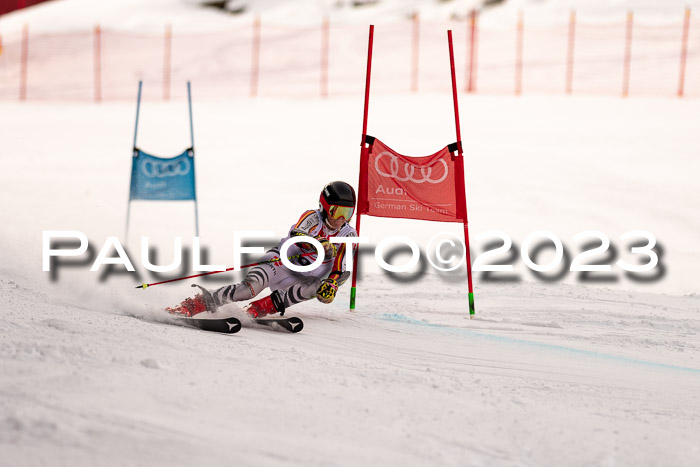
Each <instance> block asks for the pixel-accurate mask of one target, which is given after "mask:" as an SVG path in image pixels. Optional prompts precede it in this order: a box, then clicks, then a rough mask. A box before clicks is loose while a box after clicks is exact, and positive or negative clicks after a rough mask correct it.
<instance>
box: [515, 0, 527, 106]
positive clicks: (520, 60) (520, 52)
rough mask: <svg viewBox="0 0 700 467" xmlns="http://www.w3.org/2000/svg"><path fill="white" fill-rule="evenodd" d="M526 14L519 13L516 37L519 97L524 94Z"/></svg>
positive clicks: (517, 90)
mask: <svg viewBox="0 0 700 467" xmlns="http://www.w3.org/2000/svg"><path fill="white" fill-rule="evenodd" d="M523 17H524V13H523V10H520V11H518V25H517V33H516V36H515V95H516V96H519V95H520V94H522V92H523V35H524V32H525V31H524V29H525V28H524V24H523V23H524V18H523Z"/></svg>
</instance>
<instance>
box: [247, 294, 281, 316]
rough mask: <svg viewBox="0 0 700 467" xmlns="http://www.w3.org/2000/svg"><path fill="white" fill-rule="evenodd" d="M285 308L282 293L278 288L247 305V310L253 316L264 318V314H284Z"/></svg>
mask: <svg viewBox="0 0 700 467" xmlns="http://www.w3.org/2000/svg"><path fill="white" fill-rule="evenodd" d="M285 308H286V307H285V305H284V299H283V298H282V294H280V293H279V291H278V290H275V291H274V292H272V294H271V295H268V296H267V297H265V298H261V299H259V300H255V301H254V302H251V303H250V304H249V305H248V306H247V307H246V309H245V311H246V312H247V313H248V314H249V315H250V316H252V317H253V318H262V317H263V316H267V315H273V314H275V313H279V314H280V315H281V316H284V310H285Z"/></svg>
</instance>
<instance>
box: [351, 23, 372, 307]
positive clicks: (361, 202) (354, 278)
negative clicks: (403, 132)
mask: <svg viewBox="0 0 700 467" xmlns="http://www.w3.org/2000/svg"><path fill="white" fill-rule="evenodd" d="M373 42H374V25H373V24H371V25H370V26H369V41H368V45H367V76H366V79H365V109H364V116H363V118H362V142H361V143H360V146H361V148H362V149H361V150H360V179H359V181H358V184H357V190H358V192H359V193H360V196H359V197H358V200H357V206H356V208H355V211H357V222H356V223H355V230H357V236H358V237H359V236H360V221H361V220H362V212H361V209H362V208H364V203H365V201H366V200H365V196H366V193H365V190H364V189H363V186H364V183H363V182H364V181H365V180H364V178H365V176H366V175H364V171H365V170H366V165H365V163H366V161H367V152H368V149H367V148H366V147H365V144H366V138H367V114H368V111H369V85H370V76H371V75H372V44H373ZM358 253H359V251H358ZM357 257H358V255H355V256H354V258H353V259H352V261H353V262H352V264H353V266H352V288H351V289H350V309H351V310H354V309H355V297H356V296H357Z"/></svg>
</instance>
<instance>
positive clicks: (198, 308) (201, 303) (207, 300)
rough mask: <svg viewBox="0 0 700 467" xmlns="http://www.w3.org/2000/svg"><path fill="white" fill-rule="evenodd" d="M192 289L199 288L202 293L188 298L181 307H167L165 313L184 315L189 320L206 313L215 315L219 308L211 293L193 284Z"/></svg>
mask: <svg viewBox="0 0 700 467" xmlns="http://www.w3.org/2000/svg"><path fill="white" fill-rule="evenodd" d="M192 287H199V288H200V289H201V290H202V293H198V294H197V295H195V296H194V297H192V298H190V297H187V298H186V299H184V300H183V301H182V303H180V304H179V305H177V306H174V307H167V308H166V309H165V311H167V312H168V313H170V314H173V315H183V316H186V317H188V318H191V317H192V316H194V315H197V314H199V313H203V312H205V311H209V312H211V313H214V312H215V311H216V309H217V308H218V307H217V306H216V303H215V301H214V297H212V295H211V293H210V292H209V291H208V290H207V289H205V288H204V287H202V286H201V285H197V284H192Z"/></svg>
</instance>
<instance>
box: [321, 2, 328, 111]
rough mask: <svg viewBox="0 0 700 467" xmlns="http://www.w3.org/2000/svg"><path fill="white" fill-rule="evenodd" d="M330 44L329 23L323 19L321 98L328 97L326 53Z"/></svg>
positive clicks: (325, 18) (326, 19) (326, 18)
mask: <svg viewBox="0 0 700 467" xmlns="http://www.w3.org/2000/svg"><path fill="white" fill-rule="evenodd" d="M329 43H330V22H329V20H328V16H326V17H324V18H323V25H322V26H321V97H324V98H325V97H328V53H329V52H328V51H329V48H330V47H329Z"/></svg>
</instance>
